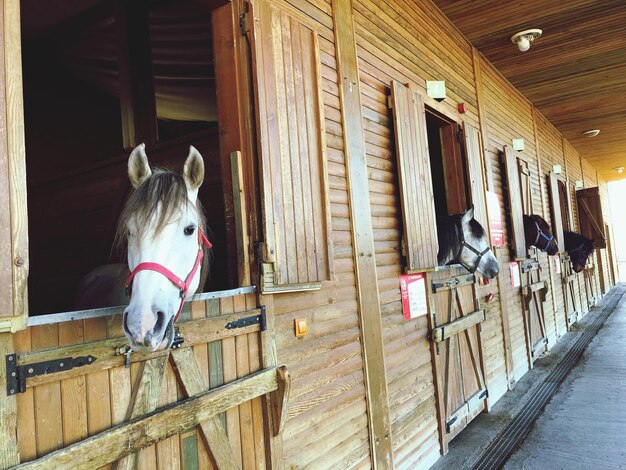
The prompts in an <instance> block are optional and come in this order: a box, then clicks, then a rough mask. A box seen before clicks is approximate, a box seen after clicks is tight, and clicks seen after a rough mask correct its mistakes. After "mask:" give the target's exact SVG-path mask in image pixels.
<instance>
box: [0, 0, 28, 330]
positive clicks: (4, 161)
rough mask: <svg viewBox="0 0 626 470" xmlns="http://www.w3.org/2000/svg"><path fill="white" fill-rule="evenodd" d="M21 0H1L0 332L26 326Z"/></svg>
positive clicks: (26, 222) (26, 244) (25, 219)
mask: <svg viewBox="0 0 626 470" xmlns="http://www.w3.org/2000/svg"><path fill="white" fill-rule="evenodd" d="M21 40H22V39H21V34H20V2H19V0H0V207H1V208H2V210H0V285H2V291H1V292H0V331H17V330H20V329H23V328H25V327H26V319H27V317H28V303H27V294H26V293H27V280H28V215H27V204H26V159H25V144H24V105H23V93H22V48H21Z"/></svg>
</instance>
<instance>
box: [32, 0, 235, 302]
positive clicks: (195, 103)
mask: <svg viewBox="0 0 626 470" xmlns="http://www.w3.org/2000/svg"><path fill="white" fill-rule="evenodd" d="M127 3H128V2H123V1H118V2H111V1H105V2H103V1H95V0H91V1H81V2H76V1H69V0H54V1H50V0H22V12H23V13H22V35H23V76H24V107H25V135H26V161H27V175H28V212H29V221H28V222H29V239H30V260H31V268H30V278H29V305H30V311H31V314H42V313H52V312H59V311H68V310H72V303H73V299H74V295H75V291H76V286H77V284H78V282H79V280H80V279H81V277H82V276H83V275H85V274H86V273H87V272H89V271H90V270H91V269H93V268H95V267H97V266H99V265H101V264H106V263H109V262H119V261H120V255H119V254H117V253H112V252H111V245H112V239H113V233H114V230H115V224H116V221H117V218H118V215H119V213H120V210H121V207H122V205H123V203H124V201H125V199H126V197H127V195H128V194H129V191H130V190H131V186H130V183H129V182H128V178H127V174H126V161H127V158H128V154H129V153H130V150H131V146H129V145H127V146H124V143H123V142H124V136H123V130H122V129H123V126H124V122H123V121H124V119H123V118H122V111H123V108H124V103H125V100H126V99H127V98H126V97H125V96H124V92H123V91H121V89H122V88H123V87H122V86H121V83H120V81H121V78H120V60H123V59H120V57H125V55H124V51H122V50H120V48H121V47H124V45H123V44H122V43H121V41H119V29H118V26H119V25H118V22H117V21H118V20H117V19H116V18H118V15H119V9H120V5H122V6H123V5H125V4H127ZM141 3H142V4H143V5H145V8H146V10H147V18H148V20H147V21H148V30H149V50H150V52H149V54H150V56H151V60H150V61H149V62H148V64H149V65H148V71H149V73H150V74H151V78H152V82H153V84H154V87H153V89H154V97H153V103H155V107H156V112H155V113H153V114H152V116H153V117H154V119H153V120H154V121H155V123H154V128H155V129H156V132H155V139H154V141H153V142H148V145H147V153H148V157H149V159H150V162H151V164H152V166H161V167H167V168H170V169H172V170H176V171H182V165H183V163H184V160H185V158H186V156H187V154H188V149H189V145H190V144H191V145H194V146H195V147H196V148H198V150H199V151H200V152H201V154H202V155H203V157H204V160H205V182H204V185H203V187H202V189H201V191H200V200H201V202H202V204H203V205H204V207H205V210H206V213H207V221H208V225H209V228H210V231H211V235H210V239H211V241H212V242H213V244H214V247H215V248H214V250H213V259H212V266H211V268H212V269H211V273H210V276H209V280H208V281H207V284H206V285H205V286H204V289H203V290H205V291H208V290H219V289H224V288H228V287H230V286H229V285H228V284H229V282H228V276H227V275H226V274H224V273H226V272H227V270H228V267H227V266H228V264H227V259H226V252H227V250H226V249H225V244H226V234H225V223H224V194H223V191H222V184H221V169H220V159H219V135H218V125H217V113H216V96H215V75H214V69H213V63H214V61H213V45H212V25H211V11H210V8H209V7H207V6H206V5H203V4H201V3H199V2H194V1H145V2H141ZM131 69H132V64H131ZM144 73H145V69H144ZM142 111H143V110H139V112H142ZM149 124H150V123H149ZM137 143H139V142H137ZM125 147H126V148H125ZM220 247H222V248H220Z"/></svg>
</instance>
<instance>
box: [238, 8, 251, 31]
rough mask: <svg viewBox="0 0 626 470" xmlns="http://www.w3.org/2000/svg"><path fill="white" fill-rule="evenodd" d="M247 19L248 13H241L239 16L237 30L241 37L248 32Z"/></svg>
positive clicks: (248, 24)
mask: <svg viewBox="0 0 626 470" xmlns="http://www.w3.org/2000/svg"><path fill="white" fill-rule="evenodd" d="M248 18H249V15H248V13H241V14H240V15H239V30H240V31H241V34H242V36H245V35H246V33H248V32H249V31H250V23H249V22H248Z"/></svg>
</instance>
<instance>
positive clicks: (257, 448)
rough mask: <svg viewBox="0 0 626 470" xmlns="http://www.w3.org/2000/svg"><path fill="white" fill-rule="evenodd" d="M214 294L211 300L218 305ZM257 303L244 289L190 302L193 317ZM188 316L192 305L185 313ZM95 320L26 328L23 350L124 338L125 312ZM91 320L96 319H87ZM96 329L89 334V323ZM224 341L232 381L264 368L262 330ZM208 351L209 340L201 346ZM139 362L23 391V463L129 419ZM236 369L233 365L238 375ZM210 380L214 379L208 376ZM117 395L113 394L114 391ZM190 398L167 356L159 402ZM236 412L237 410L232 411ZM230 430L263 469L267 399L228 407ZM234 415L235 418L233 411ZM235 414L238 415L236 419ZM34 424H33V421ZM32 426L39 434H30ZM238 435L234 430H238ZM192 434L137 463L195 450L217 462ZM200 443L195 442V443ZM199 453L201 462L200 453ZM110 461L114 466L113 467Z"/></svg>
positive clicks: (162, 462) (181, 464)
mask: <svg viewBox="0 0 626 470" xmlns="http://www.w3.org/2000/svg"><path fill="white" fill-rule="evenodd" d="M214 302H215V301H211V300H210V301H207V302H206V303H207V304H212V303H214ZM255 306H256V296H255V295H254V294H249V295H245V296H244V295H239V296H235V297H232V298H226V299H221V301H220V302H219V305H205V302H195V303H194V304H192V306H191V310H192V311H193V314H192V316H193V318H195V319H199V318H205V317H207V316H211V315H212V312H213V310H215V309H214V308H213V307H217V309H218V310H219V313H229V312H234V311H243V310H246V309H249V308H254V307H255ZM187 315H189V313H188V309H186V312H184V313H183V317H185V316H187ZM98 320H100V322H99V323H98V324H95V323H94V322H93V319H92V320H78V321H72V322H66V323H61V324H58V325H56V324H55V325H43V326H37V327H31V328H29V329H27V330H25V331H23V332H21V333H20V334H19V341H18V344H19V345H18V347H17V351H18V352H27V351H40V350H44V349H50V348H54V347H57V346H64V345H70V344H80V343H83V342H87V341H91V340H95V339H99V338H101V339H105V338H112V337H119V336H120V334H122V328H121V318H120V317H119V316H117V317H112V318H110V319H98ZM88 323H89V324H88ZM90 328H91V332H90V334H87V333H88V332H89V329H90ZM231 340H232V342H233V346H234V342H237V347H236V348H235V347H233V348H230V349H228V347H226V346H227V345H226V343H228V342H229V341H231ZM219 342H220V343H222V345H223V346H224V350H225V354H224V356H223V363H224V366H228V372H229V374H230V378H229V379H227V380H225V383H226V382H229V381H231V380H234V379H236V378H238V377H243V376H246V375H248V374H250V373H252V372H254V371H257V370H259V368H260V356H259V347H258V333H248V334H245V333H244V334H243V335H240V336H237V337H236V338H228V339H223V340H221V341H219ZM201 347H203V348H204V351H205V352H206V351H207V345H206V344H205V345H198V346H196V350H197V351H199V350H200V349H199V348H201ZM214 353H215V349H214V348H212V349H211V351H210V352H209V354H208V356H206V360H199V361H198V364H199V366H200V370H201V372H202V375H203V377H204V378H205V379H208V378H209V377H210V376H211V374H214V373H215V371H214V370H212V368H213V367H215V366H212V365H210V364H214V362H212V357H211V355H212V354H214ZM138 364H139V363H133V364H132V366H131V367H130V368H125V367H124V366H117V367H113V368H109V369H102V370H97V363H96V364H94V365H95V366H96V369H95V370H92V371H90V372H88V373H82V374H81V373H80V370H79V369H77V370H75V371H76V373H74V372H72V373H71V375H72V377H70V378H64V379H62V380H59V379H55V378H54V377H52V376H50V377H49V378H47V380H46V381H45V383H40V384H38V385H33V386H29V387H28V389H27V393H26V394H21V395H19V396H18V397H19V399H18V413H19V416H20V418H22V419H19V420H18V435H19V436H22V437H23V438H21V439H19V440H18V443H19V452H20V456H21V459H22V462H24V461H29V460H33V459H35V458H36V457H40V456H42V455H45V454H47V453H49V452H50V451H52V450H54V449H56V448H61V447H65V446H68V445H70V444H73V443H75V442H79V441H81V440H82V439H84V438H85V437H87V435H93V434H97V433H98V432H100V431H102V430H105V429H108V428H110V427H111V426H114V425H116V424H119V423H121V422H123V421H126V420H127V417H128V405H129V403H130V401H129V400H130V397H131V396H132V394H133V392H134V391H135V390H136V388H137V387H138V386H139V378H140V377H139V374H138V372H139V370H138V367H137V366H138ZM231 372H233V373H232V374H231ZM207 386H208V381H207ZM109 395H110V396H109ZM183 398H184V393H183V392H182V391H181V390H179V387H178V385H177V382H176V379H175V376H174V372H173V370H172V369H171V365H170V364H169V363H168V365H167V369H166V371H165V375H164V377H163V381H162V384H161V388H160V393H159V398H158V402H157V407H162V406H166V405H167V404H170V403H175V402H177V401H179V400H181V399H183ZM231 411H234V413H230V412H231ZM226 414H227V416H226V429H227V432H228V433H230V434H229V437H231V444H234V445H233V450H234V451H235V457H236V458H237V459H238V461H239V462H240V464H242V468H244V469H257V468H262V467H263V466H264V465H265V444H264V437H263V431H262V430H263V416H262V411H261V401H260V398H256V399H254V400H252V401H249V402H246V403H244V404H242V405H240V406H239V407H237V408H234V409H232V410H228V411H227V413H226ZM229 417H230V418H229ZM233 417H235V418H236V420H237V421H236V422H235V423H233V422H230V421H229V419H232V418H233ZM33 423H34V427H33ZM29 433H32V434H29ZM233 434H234V435H233ZM192 436H193V439H192V440H191V441H188V440H187V439H189V437H190V436H189V433H183V434H181V435H176V436H172V437H170V438H168V439H166V440H164V441H161V442H159V443H157V444H156V445H153V446H150V447H148V448H146V449H144V450H142V451H141V452H140V453H139V459H138V468H158V469H171V468H189V467H188V466H187V465H188V464H189V462H188V461H187V462H186V461H185V459H189V458H190V452H191V451H193V453H194V454H196V455H197V456H200V457H202V456H203V455H204V460H203V459H202V458H201V459H200V460H198V461H199V462H205V465H203V466H202V468H212V466H211V465H210V462H209V461H208V460H206V459H207V454H206V451H205V450H204V444H203V443H202V441H201V440H200V438H199V436H198V438H196V435H195V432H194V434H192ZM190 442H191V443H193V445H194V446H195V447H194V448H193V450H191V448H189V443H190ZM197 456H196V457H194V461H195V460H196V459H197V458H198V457H197ZM105 468H110V466H107V467H105Z"/></svg>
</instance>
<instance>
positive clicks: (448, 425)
mask: <svg viewBox="0 0 626 470" xmlns="http://www.w3.org/2000/svg"><path fill="white" fill-rule="evenodd" d="M456 420H457V417H456V416H455V417H454V418H452V419H451V420H450V421H446V433H447V434H450V430H451V429H452V425H453V424H454V422H455V421H456Z"/></svg>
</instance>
